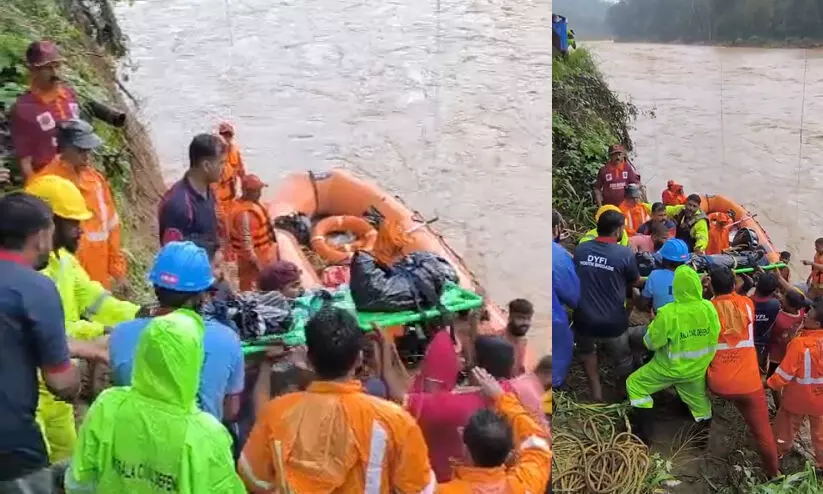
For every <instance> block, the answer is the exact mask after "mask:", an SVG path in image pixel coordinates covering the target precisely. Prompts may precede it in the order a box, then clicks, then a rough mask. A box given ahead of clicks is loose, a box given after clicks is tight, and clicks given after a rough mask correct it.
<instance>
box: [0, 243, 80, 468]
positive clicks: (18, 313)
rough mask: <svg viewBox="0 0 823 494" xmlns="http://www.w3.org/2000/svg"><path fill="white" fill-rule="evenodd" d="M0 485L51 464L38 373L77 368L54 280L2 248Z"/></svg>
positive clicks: (0, 302)
mask: <svg viewBox="0 0 823 494" xmlns="http://www.w3.org/2000/svg"><path fill="white" fill-rule="evenodd" d="M0 273H2V274H3V275H2V276H0V482H2V481H8V480H14V479H17V478H20V477H22V476H24V475H26V474H28V473H30V472H33V471H35V470H39V469H41V468H45V467H47V466H48V465H49V459H48V455H47V454H46V445H45V443H44V442H43V436H42V434H41V433H40V428H39V427H38V426H37V424H36V422H35V421H34V414H35V411H36V409H37V400H38V392H37V369H38V368H41V369H44V370H46V371H49V372H61V371H66V370H68V369H71V361H70V360H69V348H68V343H67V341H66V326H65V319H64V316H63V305H62V303H61V302H60V295H59V294H58V293H57V287H55V286H54V282H53V281H51V280H50V279H48V278H47V277H45V276H43V275H42V274H40V273H38V272H36V271H34V270H33V269H32V268H31V267H29V266H26V265H24V264H23V263H22V260H21V259H19V258H18V257H17V256H16V255H15V254H13V253H9V252H5V251H2V250H0Z"/></svg>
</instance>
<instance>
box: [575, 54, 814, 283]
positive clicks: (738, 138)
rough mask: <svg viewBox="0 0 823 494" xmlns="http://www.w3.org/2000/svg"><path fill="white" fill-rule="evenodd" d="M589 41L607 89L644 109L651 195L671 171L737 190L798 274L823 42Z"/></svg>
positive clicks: (808, 209) (810, 230)
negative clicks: (808, 45) (810, 45)
mask: <svg viewBox="0 0 823 494" xmlns="http://www.w3.org/2000/svg"><path fill="white" fill-rule="evenodd" d="M587 46H590V47H591V48H592V50H593V51H594V53H595V54H596V57H597V59H598V61H599V62H600V67H601V69H602V70H603V72H604V73H605V74H606V76H607V78H608V80H609V83H610V84H611V86H612V89H614V90H615V91H617V92H618V93H620V94H621V95H622V96H624V97H626V98H629V99H631V100H632V101H633V102H634V103H635V104H636V105H637V107H638V109H639V110H640V111H641V112H643V114H642V115H641V116H640V117H639V118H638V120H637V122H636V127H635V129H634V131H633V132H632V138H633V139H634V144H635V151H636V157H635V158H634V163H635V164H636V165H637V166H638V168H639V169H640V172H641V173H642V175H643V180H644V181H646V182H647V184H648V189H649V194H650V197H653V198H655V199H657V198H658V197H659V194H660V192H661V191H662V190H663V189H664V188H665V186H666V181H667V180H668V179H675V180H676V181H678V182H680V183H682V184H683V185H684V188H685V190H686V193H692V192H696V193H700V194H704V193H713V194H724V195H727V196H729V197H731V198H733V199H735V200H736V201H738V202H740V203H742V204H743V205H745V206H746V207H747V208H748V209H749V210H750V211H751V212H752V213H756V214H757V220H758V221H760V223H761V224H762V225H763V227H764V228H765V229H766V230H767V231H768V233H769V236H770V237H771V239H772V241H773V242H774V244H775V245H776V247H777V248H778V249H780V250H783V249H785V250H788V251H789V252H791V253H792V258H793V267H794V268H795V275H796V276H795V278H797V279H798V280H799V279H801V278H802V279H805V277H806V276H808V268H803V267H802V266H801V265H800V262H799V261H800V260H802V259H809V258H811V256H813V254H814V240H815V239H816V238H817V237H821V236H823V208H821V203H820V202H818V201H819V200H820V199H821V186H822V185H823V167H821V166H820V165H819V164H818V160H819V159H820V157H821V152H823V50H811V49H810V50H802V49H800V50H797V49H758V48H723V47H707V46H681V45H654V44H628V43H612V42H592V43H587ZM804 92H805V97H804ZM652 113H653V114H654V117H652V116H651V114H652ZM801 129H802V141H801ZM657 200H659V199H657Z"/></svg>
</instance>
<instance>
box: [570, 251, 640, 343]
mask: <svg viewBox="0 0 823 494" xmlns="http://www.w3.org/2000/svg"><path fill="white" fill-rule="evenodd" d="M574 265H575V268H576V269H577V277H578V278H580V302H579V303H578V304H577V310H575V311H574V327H575V331H579V332H581V333H582V334H585V335H587V336H593V337H600V338H611V337H615V336H620V335H621V334H623V332H624V331H626V329H627V328H628V327H629V314H628V313H627V312H626V305H625V302H626V290H627V288H628V286H629V285H630V284H632V283H634V282H635V281H637V279H638V278H639V277H640V272H639V271H638V269H637V262H636V261H635V257H634V254H632V251H631V249H629V248H628V247H624V246H622V245H618V244H617V243H615V242H613V241H611V239H602V238H597V239H595V240H591V241H588V242H583V243H582V244H580V245H578V246H577V248H576V249H575V250H574Z"/></svg>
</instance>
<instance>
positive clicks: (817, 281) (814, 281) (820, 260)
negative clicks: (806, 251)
mask: <svg viewBox="0 0 823 494" xmlns="http://www.w3.org/2000/svg"><path fill="white" fill-rule="evenodd" d="M814 263H815V264H823V254H815V255H814ZM809 282H810V283H809V285H810V286H812V287H820V286H823V271H816V270H815V269H814V268H812V274H811V275H809Z"/></svg>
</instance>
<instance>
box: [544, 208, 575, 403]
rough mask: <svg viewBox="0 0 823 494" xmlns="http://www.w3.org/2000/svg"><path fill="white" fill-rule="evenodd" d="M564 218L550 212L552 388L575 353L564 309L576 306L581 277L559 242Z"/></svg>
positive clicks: (564, 378)
mask: <svg viewBox="0 0 823 494" xmlns="http://www.w3.org/2000/svg"><path fill="white" fill-rule="evenodd" d="M562 223H563V218H562V217H561V216H560V213H558V212H557V211H552V228H553V230H554V231H553V236H554V241H553V242H552V352H553V355H557V372H553V373H552V374H551V376H552V387H553V388H559V387H561V386H563V383H564V382H565V380H566V373H567V372H568V371H569V366H570V365H571V363H572V357H573V355H574V334H573V333H572V330H571V328H570V327H569V315H568V313H567V312H566V308H567V307H568V308H570V309H575V308H577V302H578V301H579V300H580V279H579V278H578V277H577V272H576V271H575V268H574V260H573V259H572V256H571V254H569V252H568V251H567V250H566V249H564V248H563V246H561V245H560V244H559V243H558V240H559V238H560V226H561V224H562Z"/></svg>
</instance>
